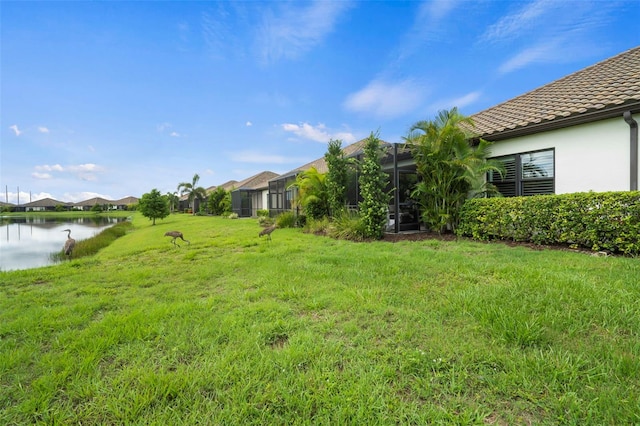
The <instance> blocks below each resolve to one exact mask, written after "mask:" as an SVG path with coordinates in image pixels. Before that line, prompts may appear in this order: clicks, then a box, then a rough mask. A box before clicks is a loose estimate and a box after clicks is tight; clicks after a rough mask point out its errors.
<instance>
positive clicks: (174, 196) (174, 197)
mask: <svg viewBox="0 0 640 426" xmlns="http://www.w3.org/2000/svg"><path fill="white" fill-rule="evenodd" d="M167 199H168V200H169V212H171V213H173V212H174V211H175V210H176V208H177V207H178V203H179V202H180V197H178V193H177V192H173V193H172V192H167Z"/></svg>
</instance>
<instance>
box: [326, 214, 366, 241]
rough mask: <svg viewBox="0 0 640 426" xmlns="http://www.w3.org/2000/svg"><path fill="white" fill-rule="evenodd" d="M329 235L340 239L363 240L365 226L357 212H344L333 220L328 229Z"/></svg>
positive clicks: (364, 238) (364, 237)
mask: <svg viewBox="0 0 640 426" xmlns="http://www.w3.org/2000/svg"><path fill="white" fill-rule="evenodd" d="M329 236H331V237H333V238H337V239H340V240H350V241H365V240H367V227H366V223H365V222H364V221H363V220H362V217H360V215H358V214H351V213H345V214H343V215H341V216H340V217H337V218H335V219H334V221H333V226H332V227H331V228H330V229H329Z"/></svg>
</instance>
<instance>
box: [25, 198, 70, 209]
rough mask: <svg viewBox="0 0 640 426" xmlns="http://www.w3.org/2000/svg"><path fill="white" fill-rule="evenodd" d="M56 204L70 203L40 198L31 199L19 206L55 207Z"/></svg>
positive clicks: (66, 204) (67, 204) (65, 204)
mask: <svg viewBox="0 0 640 426" xmlns="http://www.w3.org/2000/svg"><path fill="white" fill-rule="evenodd" d="M57 205H61V206H70V205H72V203H66V202H64V201H58V200H54V199H53V198H42V199H40V200H36V201H32V202H30V203H24V204H21V205H20V207H55V206H57Z"/></svg>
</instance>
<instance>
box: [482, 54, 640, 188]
mask: <svg viewBox="0 0 640 426" xmlns="http://www.w3.org/2000/svg"><path fill="white" fill-rule="evenodd" d="M471 118H472V119H473V121H474V123H475V127H476V128H475V130H476V132H477V133H478V135H479V136H480V137H481V138H483V139H486V140H488V141H491V142H494V145H493V146H492V147H491V155H492V156H493V157H494V158H496V159H498V160H500V161H502V162H503V163H504V165H505V168H506V171H507V173H506V176H505V177H504V178H501V177H500V176H498V175H497V174H496V175H492V176H489V179H490V180H491V181H492V182H493V183H494V184H495V185H496V186H497V187H498V189H499V190H500V192H501V193H502V194H503V195H505V196H519V195H535V194H561V193H571V192H585V191H596V192H602V191H628V190H637V189H638V178H639V176H638V161H639V159H638V119H640V47H636V48H634V49H631V50H628V51H626V52H623V53H620V54H619V55H617V56H614V57H612V58H609V59H607V60H605V61H602V62H599V63H597V64H595V65H592V66H590V67H588V68H585V69H583V70H581V71H578V72H575V73H573V74H571V75H568V76H566V77H564V78H561V79H559V80H557V81H554V82H552V83H549V84H547V85H545V86H542V87H540V88H538V89H535V90H533V91H531V92H529V93H525V94H524V95H521V96H518V97H516V98H514V99H511V100H509V101H506V102H504V103H502V104H499V105H496V106H494V107H491V108H489V109H487V110H484V111H481V112H479V113H477V114H474V115H472V116H471Z"/></svg>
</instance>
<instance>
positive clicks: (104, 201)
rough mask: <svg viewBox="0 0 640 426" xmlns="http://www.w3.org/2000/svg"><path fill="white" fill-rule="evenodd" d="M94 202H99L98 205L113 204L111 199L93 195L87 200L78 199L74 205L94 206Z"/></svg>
mask: <svg viewBox="0 0 640 426" xmlns="http://www.w3.org/2000/svg"><path fill="white" fill-rule="evenodd" d="M96 204H99V205H104V204H113V201H110V200H107V199H104V198H102V197H94V198H89V199H88V200H84V201H79V202H77V203H75V204H74V205H75V206H94V205H96Z"/></svg>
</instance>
